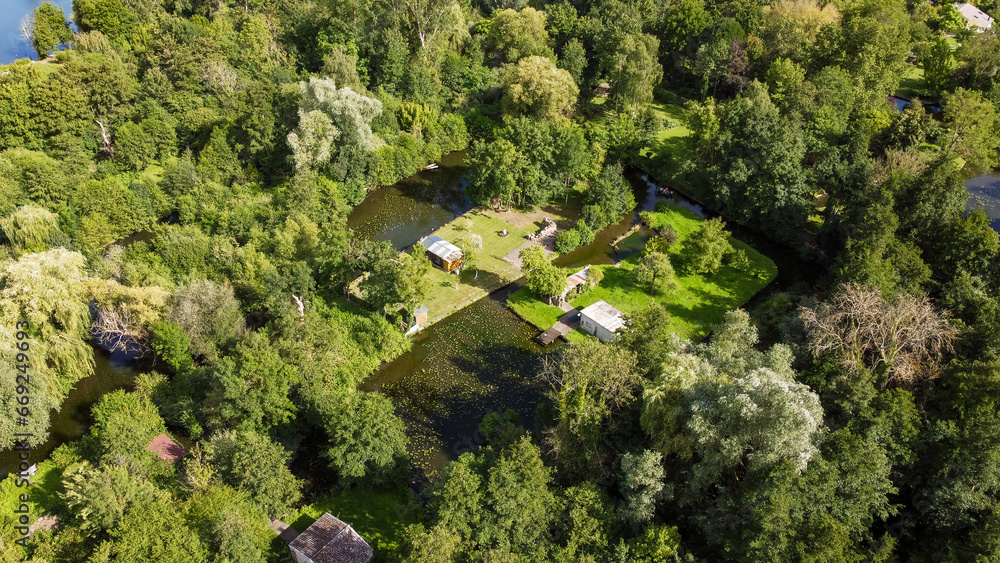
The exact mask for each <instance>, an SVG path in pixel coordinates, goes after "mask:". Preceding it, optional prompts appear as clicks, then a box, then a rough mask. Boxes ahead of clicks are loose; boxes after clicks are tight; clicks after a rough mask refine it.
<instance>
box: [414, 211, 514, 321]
mask: <svg viewBox="0 0 1000 563" xmlns="http://www.w3.org/2000/svg"><path fill="white" fill-rule="evenodd" d="M504 229H507V232H508V233H509V235H508V236H506V237H501V236H500V233H501V232H502V231H503V230H504ZM470 233H472V234H477V235H479V236H481V237H483V248H482V250H480V251H479V256H478V258H477V260H476V262H477V264H476V266H477V269H478V276H477V275H476V270H473V269H471V268H465V269H464V271H463V272H462V274H461V275H456V274H448V273H445V272H444V271H442V270H440V269H438V268H432V269H431V272H430V274H428V276H427V277H428V279H429V280H430V290H429V291H428V293H427V296H426V297H425V298H424V300H423V303H424V305H426V306H427V309H428V311H429V312H428V314H427V316H428V322H429V323H434V322H437V321H439V320H441V319H443V318H445V317H447V316H448V315H450V314H452V313H454V312H455V311H457V310H459V309H461V308H462V307H465V306H466V305H468V304H469V303H471V302H473V301H476V300H478V299H480V298H482V297H484V296H486V295H489V294H490V293H491V292H493V291H496V290H497V289H499V288H501V287H503V286H504V285H506V284H508V283H510V282H512V281H514V280H516V279H517V278H519V277H521V270H519V269H517V268H515V267H514V266H512V265H511V264H509V263H507V262H506V261H504V260H503V256H504V255H506V254H507V253H508V252H511V251H512V250H514V249H515V248H517V247H518V246H521V245H522V244H524V243H525V242H526V241H527V239H526V238H525V237H526V235H527V231H525V230H524V229H521V228H519V227H516V226H514V225H512V224H510V223H507V222H506V221H502V220H500V219H498V218H496V217H494V216H492V215H490V214H487V213H483V212H480V211H470V212H469V213H466V214H465V215H463V216H461V217H458V218H457V219H455V220H454V221H452V222H451V223H448V224H447V225H445V226H443V227H441V228H440V229H438V230H437V231H435V232H434V233H433V234H435V235H437V236H439V237H441V238H443V239H444V240H446V241H448V242H451V243H453V244H455V245H458V246H461V243H462V239H464V238H465V237H466V236H467V235H469V234H470Z"/></svg>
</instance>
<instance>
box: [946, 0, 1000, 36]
mask: <svg viewBox="0 0 1000 563" xmlns="http://www.w3.org/2000/svg"><path fill="white" fill-rule="evenodd" d="M955 9H956V10H958V13H960V14H962V17H963V18H965V25H966V27H968V28H970V29H973V30H975V31H978V32H983V31H986V30H987V29H989V28H990V27H992V26H993V18H991V17H990V16H989V15H988V14H987V13H986V12H984V11H982V10H980V9H979V8H977V7H975V6H973V5H972V4H969V3H968V2H965V3H962V4H958V3H956V4H955Z"/></svg>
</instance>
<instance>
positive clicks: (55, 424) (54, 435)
mask: <svg viewBox="0 0 1000 563" xmlns="http://www.w3.org/2000/svg"><path fill="white" fill-rule="evenodd" d="M91 347H92V348H93V349H94V375H91V376H90V377H87V378H84V379H82V380H80V381H78V382H77V384H76V386H75V387H73V389H72V390H71V391H70V392H69V394H67V395H66V400H64V401H63V403H62V407H61V408H60V409H59V410H58V411H57V410H53V411H52V413H51V415H50V416H51V418H50V425H51V426H50V429H49V439H48V441H46V442H45V443H44V444H42V445H41V446H36V447H34V448H31V461H32V463H37V462H39V461H41V460H43V459H45V458H47V457H48V456H49V454H51V453H52V450H54V449H56V448H57V447H59V446H60V445H61V444H63V443H64V442H68V441H70V440H76V439H77V438H80V437H81V436H83V434H84V432H86V431H87V430H88V429H89V428H90V425H91V423H93V419H91V417H90V407H92V406H93V405H94V403H96V402H97V401H98V400H100V398H101V397H103V396H104V395H105V394H107V393H111V392H112V391H115V390H118V389H128V388H131V387H132V385H133V383H134V381H135V376H136V374H137V373H139V371H140V370H141V369H143V368H146V367H149V366H147V365H146V364H145V363H142V362H130V361H129V358H127V357H126V356H124V355H122V354H110V353H108V352H106V351H104V350H102V349H100V348H99V347H98V346H96V345H94V344H92V345H91ZM140 364H141V365H140ZM17 464H18V459H17V452H14V451H4V452H0V478H3V477H6V476H7V474H8V473H9V472H11V471H13V470H14V469H15V468H16V467H17Z"/></svg>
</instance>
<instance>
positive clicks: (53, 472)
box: [0, 460, 62, 528]
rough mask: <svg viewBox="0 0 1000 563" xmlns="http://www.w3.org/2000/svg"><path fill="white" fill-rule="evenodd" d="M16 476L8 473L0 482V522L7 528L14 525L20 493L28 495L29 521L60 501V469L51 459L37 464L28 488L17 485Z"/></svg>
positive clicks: (31, 521) (49, 510)
mask: <svg viewBox="0 0 1000 563" xmlns="http://www.w3.org/2000/svg"><path fill="white" fill-rule="evenodd" d="M16 480H17V476H16V475H15V474H13V473H12V474H10V475H8V476H7V478H6V479H4V480H3V481H2V482H0V510H2V511H3V513H2V515H0V523H2V524H4V525H6V526H7V527H8V528H10V526H13V525H14V523H13V522H14V517H15V513H14V511H15V510H17V509H18V507H19V506H20V505H21V500H20V498H21V495H22V494H27V495H28V496H29V497H30V500H29V502H28V511H29V514H28V516H29V518H30V522H29V523H32V524H33V523H34V522H35V520H36V519H37V518H38V517H39V516H42V515H44V514H47V513H49V512H51V511H52V510H54V509H55V508H56V507H57V506H59V505H60V504H61V503H62V500H61V499H60V498H59V494H60V492H62V469H60V468H59V467H57V466H56V464H55V463H53V462H52V461H48V460H46V461H43V462H41V463H39V464H38V471H37V472H35V474H34V475H33V476H32V477H31V479H30V481H31V486H30V487H28V488H25V487H18V486H17V483H16Z"/></svg>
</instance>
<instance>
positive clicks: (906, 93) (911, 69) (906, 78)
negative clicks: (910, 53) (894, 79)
mask: <svg viewBox="0 0 1000 563" xmlns="http://www.w3.org/2000/svg"><path fill="white" fill-rule="evenodd" d="M926 92H927V81H926V80H924V69H923V67H921V66H918V65H907V69H906V72H905V73H904V74H903V77H902V78H901V79H900V81H899V88H897V89H896V93H897V94H898V95H900V96H902V97H904V98H911V99H912V98H914V97H917V96H924V95H926Z"/></svg>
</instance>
